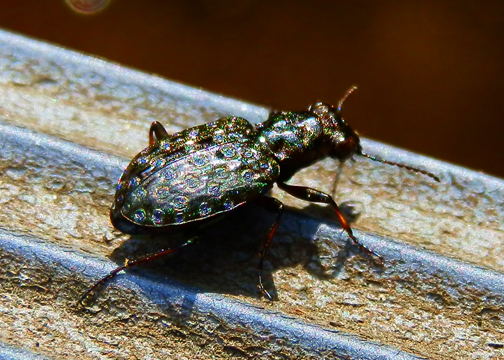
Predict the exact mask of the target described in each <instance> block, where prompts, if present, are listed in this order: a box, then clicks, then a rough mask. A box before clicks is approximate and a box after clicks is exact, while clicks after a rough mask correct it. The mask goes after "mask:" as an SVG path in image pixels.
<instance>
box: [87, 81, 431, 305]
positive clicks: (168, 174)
mask: <svg viewBox="0 0 504 360" xmlns="http://www.w3.org/2000/svg"><path fill="white" fill-rule="evenodd" d="M354 90H355V87H353V88H351V89H350V90H349V91H348V92H347V93H346V94H345V96H344V97H343V99H342V100H340V102H339V103H338V106H337V107H334V106H331V105H329V104H326V103H322V102H317V103H315V104H313V105H311V106H310V107H308V109H307V110H306V111H300V112H285V111H283V112H273V113H271V114H270V116H269V117H268V119H267V120H266V121H264V122H263V123H260V124H258V125H253V124H251V123H249V122H248V121H247V120H245V119H243V118H240V117H226V118H222V119H219V120H217V121H215V122H212V123H209V124H205V125H200V126H196V127H192V128H189V129H186V130H183V131H181V132H178V133H176V134H168V132H167V131H166V130H165V128H164V127H163V126H162V125H161V124H160V123H159V122H157V121H155V122H153V123H152V125H151V127H150V130H149V146H148V147H147V148H146V149H144V150H143V151H141V152H140V153H139V154H138V155H136V156H135V157H134V158H133V160H132V161H131V162H130V164H129V165H128V167H127V168H126V170H124V173H123V174H122V176H121V178H120V179H119V182H118V184H117V191H116V194H115V199H114V203H113V205H112V207H111V210H110V219H111V222H112V225H113V226H114V227H115V228H116V229H118V230H119V231H121V232H123V233H126V234H131V235H145V234H163V233H168V234H176V233H179V234H180V233H183V234H185V235H187V234H190V235H187V238H188V239H189V240H186V241H185V242H184V243H182V244H181V245H179V246H176V247H173V248H170V249H166V250H165V249H163V250H161V251H159V252H157V253H155V254H151V255H147V256H144V257H140V258H138V259H134V260H127V261H126V263H125V265H124V266H120V267H118V268H116V269H115V270H113V271H112V272H110V273H109V274H108V275H107V276H106V277H104V278H103V279H101V280H100V281H98V282H97V283H95V285H93V286H92V287H91V288H90V289H89V290H88V291H86V293H85V294H84V295H83V296H82V297H81V301H80V302H81V304H82V301H83V300H84V299H85V298H86V297H87V296H88V295H89V294H90V293H91V292H92V291H93V290H94V289H96V288H97V287H98V286H99V285H100V284H103V283H104V282H106V281H107V280H109V279H111V278H112V277H114V276H115V275H116V274H117V273H118V272H120V271H122V270H125V269H128V268H131V267H133V266H136V265H138V264H141V263H144V262H147V261H151V260H153V259H156V258H159V257H162V256H165V255H167V254H170V253H173V252H175V251H177V250H179V249H180V248H182V247H184V246H187V245H189V244H192V243H193V242H194V240H195V238H196V237H197V233H198V232H199V231H200V230H201V229H202V228H203V227H205V226H208V225H209V224H211V223H213V222H214V221H217V220H219V219H220V218H222V217H223V216H225V215H226V214H227V213H229V212H230V211H233V210H234V209H236V208H237V207H239V206H241V205H243V204H246V203H248V202H250V201H257V202H258V203H259V204H260V205H262V206H264V207H265V208H266V209H267V210H268V211H271V212H275V213H276V214H277V215H276V219H275V222H274V223H273V225H272V226H271V228H270V229H269V232H268V235H267V238H266V240H265V242H264V244H263V247H262V250H261V252H260V261H259V274H258V288H259V290H260V291H261V293H262V294H263V295H264V296H265V297H266V298H268V299H269V300H273V297H272V296H271V295H270V293H269V292H268V291H267V290H266V289H265V287H264V285H263V281H262V268H263V262H264V258H265V256H266V253H267V251H268V248H269V246H270V244H271V241H272V239H273V236H274V234H275V231H276V229H277V227H278V224H279V222H280V219H281V217H282V214H283V212H284V205H283V204H282V203H281V202H280V201H279V200H277V199H275V198H273V197H268V196H266V195H265V194H266V193H267V192H268V191H269V190H270V189H271V188H272V187H273V185H274V184H276V185H277V186H278V187H279V188H280V189H282V190H284V191H285V192H287V193H289V194H290V195H293V196H295V197H297V198H299V199H303V200H306V201H309V202H316V203H325V204H329V205H330V206H331V207H332V208H333V210H334V213H335V215H336V218H337V219H338V221H339V222H340V224H341V226H342V228H343V230H344V231H345V232H346V234H347V235H348V237H349V238H350V239H351V240H352V241H353V242H354V243H355V244H356V245H357V246H358V247H359V248H360V249H361V250H363V251H364V252H366V253H368V254H371V255H373V256H374V257H375V258H376V259H378V260H379V261H380V262H381V261H382V258H381V256H380V255H379V254H377V253H375V252H374V251H373V250H371V249H369V248H367V247H366V245H364V244H362V243H361V242H360V241H359V239H357V238H356V237H355V235H354V234H353V232H352V229H351V227H350V225H349V224H348V222H347V221H346V220H345V218H344V217H343V215H342V213H341V211H340V209H339V207H338V205H337V204H336V202H335V201H334V200H333V198H332V197H331V195H329V194H326V193H324V192H322V191H319V190H316V189H312V188H308V187H304V186H295V185H289V184H287V182H288V181H289V180H290V178H291V177H292V176H293V175H294V174H295V173H296V172H298V171H299V170H300V169H302V168H305V167H307V166H310V165H311V164H313V163H315V162H317V161H320V160H322V159H324V158H326V157H328V156H329V157H331V158H333V159H337V160H339V161H341V162H344V161H346V160H348V159H350V158H352V156H354V155H360V156H364V157H367V158H370V159H372V160H374V161H378V162H381V163H384V164H390V165H394V166H398V167H402V168H406V169H408V170H411V171H414V172H417V173H421V174H424V175H427V176H430V177H431V178H433V179H434V180H436V181H438V182H439V178H437V177H436V176H435V175H433V174H431V173H429V172H427V171H424V170H420V169H416V168H413V167H410V166H407V165H403V164H398V163H394V162H391V161H387V160H383V159H379V158H377V157H374V156H371V155H368V154H366V153H364V152H363V151H362V147H361V145H360V140H359V136H358V134H357V133H356V132H355V131H354V130H353V129H352V128H351V127H350V126H349V125H348V124H347V123H346V122H345V121H344V120H343V118H342V117H341V108H342V105H343V103H344V101H345V99H346V98H347V97H348V95H350V94H351V93H352V92H353V91H354Z"/></svg>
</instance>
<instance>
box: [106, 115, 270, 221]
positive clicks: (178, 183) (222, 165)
mask: <svg viewBox="0 0 504 360" xmlns="http://www.w3.org/2000/svg"><path fill="white" fill-rule="evenodd" d="M255 134H256V133H255V128H254V127H253V126H252V125H251V124H250V123H248V122H247V121H246V120H243V119H240V118H235V117H233V118H225V119H221V120H218V121H216V122H214V123H211V124H207V125H202V126H199V127H196V128H192V129H188V130H185V131H182V132H180V133H177V134H174V135H172V136H171V137H170V138H169V139H167V140H161V141H159V142H157V143H155V144H154V145H152V146H150V147H149V148H147V149H146V150H144V151H142V152H141V153H140V154H139V155H138V156H137V157H136V158H135V159H134V160H133V161H132V163H131V164H130V166H129V167H128V169H127V170H126V172H125V173H124V174H123V177H122V178H121V180H120V182H119V185H118V192H117V194H116V205H115V206H116V207H117V208H121V212H122V214H123V215H124V216H125V217H126V218H128V219H130V220H131V221H132V222H134V223H136V224H139V225H145V226H157V227H159V226H166V225H175V224H182V223H186V222H189V221H194V220H199V219H204V218H207V217H209V216H213V215H216V214H218V213H221V212H226V211H230V210H232V209H234V208H235V207H237V206H239V205H241V204H243V203H245V202H247V201H248V200H251V199H254V198H257V197H258V196H259V195H261V194H263V193H265V192H266V191H268V190H269V189H270V188H271V186H272V183H273V182H274V179H276V177H277V176H278V174H279V166H278V164H277V163H276V161H275V159H274V158H273V157H272V155H271V152H270V151H269V149H268V148H267V147H266V145H264V144H263V143H262V142H260V141H258V140H257V137H256V136H255ZM167 143H169V145H170V146H167V145H168V144H167ZM167 149H168V150H167Z"/></svg>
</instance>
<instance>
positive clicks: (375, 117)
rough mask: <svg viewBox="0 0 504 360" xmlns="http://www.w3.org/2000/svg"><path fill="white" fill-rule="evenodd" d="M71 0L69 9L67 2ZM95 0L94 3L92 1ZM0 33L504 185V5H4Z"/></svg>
mask: <svg viewBox="0 0 504 360" xmlns="http://www.w3.org/2000/svg"><path fill="white" fill-rule="evenodd" d="M69 1H70V0H69ZM88 1H89V0H88ZM0 27H2V28H4V29H8V30H12V31H15V32H18V33H21V34H24V35H27V36H31V37H35V38H39V39H42V40H45V41H48V42H52V43H55V44H59V45H63V46H65V47H68V48H71V49H76V50H79V51H82V52H86V53H89V54H95V55H98V56H100V57H103V58H106V59H109V60H112V61H115V62H119V63H121V64H124V65H127V66H130V67H134V68H138V69H141V70H143V71H146V72H152V73H157V74H160V75H162V76H163V77H166V78H168V79H171V80H175V81H178V82H182V83H186V84H189V85H192V86H195V87H200V88H203V89H206V90H209V91H212V92H217V93H221V94H224V95H226V96H230V97H235V98H239V99H243V100H245V101H249V102H253V103H257V104H261V105H265V106H269V107H273V108H275V109H282V110H300V109H304V108H305V107H306V106H307V105H308V104H310V103H312V102H314V101H316V100H323V101H327V102H332V103H334V104H335V103H337V101H338V100H339V99H340V98H341V97H342V96H343V94H344V92H345V91H346V90H347V89H348V88H349V87H350V86H352V85H358V86H359V90H358V91H357V92H356V93H355V95H352V96H351V97H350V99H349V100H348V101H347V103H346V106H345V109H344V116H345V119H346V120H347V121H348V122H349V123H350V124H351V125H352V126H353V127H354V128H355V129H357V130H358V131H359V132H360V133H361V134H362V135H364V136H366V137H370V138H373V139H376V140H379V141H382V142H387V143H390V144H393V145H396V146H399V147H404V148H407V149H409V150H412V151H415V152H420V153H424V154H427V155H429V156H432V157H435V158H439V159H442V160H446V161H449V162H453V163H457V164H461V165H463V166H466V167H470V168H473V169H476V170H482V171H485V172H487V173H490V174H494V175H498V176H500V177H504V166H503V163H504V141H503V127H504V122H503V107H502V103H503V99H504V81H503V80H504V1H500V0H494V1H490V0H484V1H462V0H453V1H449V0H422V1H408V0H396V1H392V0H390V1H387V0H382V1H335V0H332V1H330V0H327V1H322V0H319V1H317V0H315V1H314V0H312V1H309V2H308V1H303V2H301V1H298V2H295V1H288V0H278V1H240V0H236V1H229V0H228V1H212V0H207V1H174V0H173V1H171V0H120V1H119V0H115V1H112V2H111V4H110V5H109V6H108V7H107V8H106V9H105V10H104V11H102V12H99V13H96V14H94V15H87V16H86V15H82V14H78V13H76V12H75V11H73V10H72V9H71V8H70V7H69V6H68V5H67V4H66V3H65V2H64V1H63V0H51V1H47V0H46V1H40V0H23V1H18V0H10V1H8V0H0Z"/></svg>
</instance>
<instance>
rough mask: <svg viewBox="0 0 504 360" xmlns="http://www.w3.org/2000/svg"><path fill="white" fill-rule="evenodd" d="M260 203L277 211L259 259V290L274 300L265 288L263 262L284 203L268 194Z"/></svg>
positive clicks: (268, 208)
mask: <svg viewBox="0 0 504 360" xmlns="http://www.w3.org/2000/svg"><path fill="white" fill-rule="evenodd" d="M258 202H259V205H261V206H262V207H264V208H265V209H266V210H267V211H269V212H276V213H277V217H276V219H275V222H274V223H273V225H272V226H271V228H270V229H269V232H268V237H267V238H266V241H265V242H264V245H263V247H262V249H261V252H260V260H259V285H258V287H259V290H260V291H261V292H262V293H263V295H264V296H265V297H267V298H268V300H271V301H273V297H272V296H271V295H270V293H269V292H268V291H267V290H266V289H265V288H264V285H263V281H262V277H263V276H262V271H263V264H264V257H265V256H266V253H267V252H268V248H269V246H270V244H271V240H272V239H273V236H274V235H275V232H276V230H277V228H278V224H279V223H280V219H281V217H282V215H283V213H284V204H282V202H281V201H280V200H278V199H275V198H272V197H268V196H262V197H260V198H259V199H258Z"/></svg>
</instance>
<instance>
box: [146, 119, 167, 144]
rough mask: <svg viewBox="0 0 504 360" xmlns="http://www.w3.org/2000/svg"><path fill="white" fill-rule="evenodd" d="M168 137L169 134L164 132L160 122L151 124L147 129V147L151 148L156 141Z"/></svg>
mask: <svg viewBox="0 0 504 360" xmlns="http://www.w3.org/2000/svg"><path fill="white" fill-rule="evenodd" d="M169 137H170V134H168V131H166V129H165V128H164V126H163V125H161V123H160V122H157V121H154V122H153V123H152V124H151V126H150V129H149V146H152V145H153V144H154V143H155V142H156V141H161V140H165V139H168V138H169Z"/></svg>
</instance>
